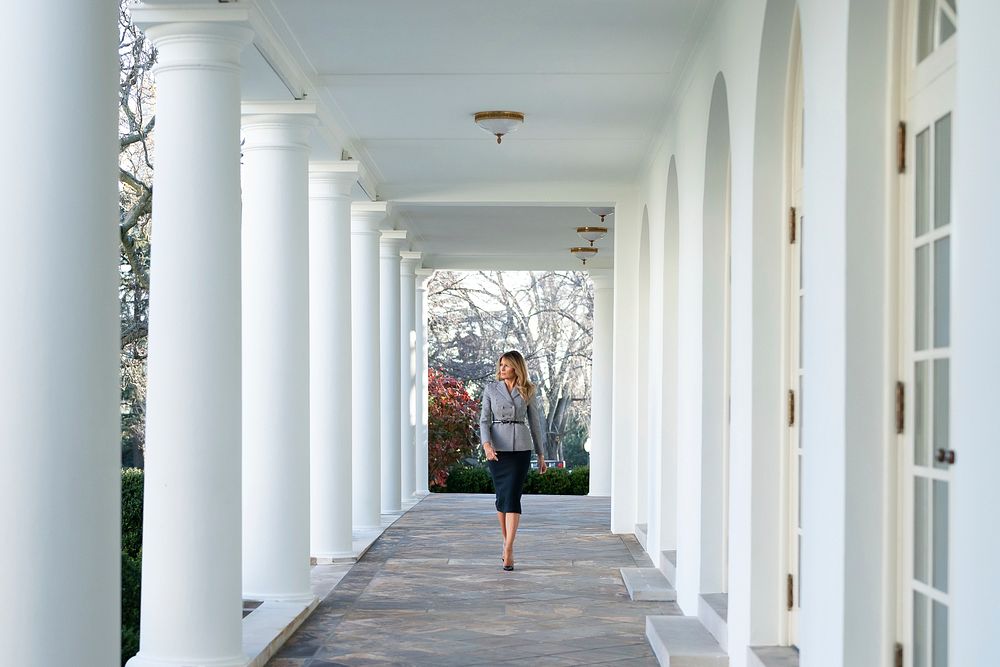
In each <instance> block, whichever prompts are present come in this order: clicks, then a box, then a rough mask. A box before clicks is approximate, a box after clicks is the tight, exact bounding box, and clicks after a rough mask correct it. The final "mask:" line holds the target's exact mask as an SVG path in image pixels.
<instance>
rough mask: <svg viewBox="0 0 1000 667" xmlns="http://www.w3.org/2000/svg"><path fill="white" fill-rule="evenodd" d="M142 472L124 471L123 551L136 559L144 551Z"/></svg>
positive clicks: (136, 470)
mask: <svg viewBox="0 0 1000 667" xmlns="http://www.w3.org/2000/svg"><path fill="white" fill-rule="evenodd" d="M142 480H143V475H142V470H140V469H139V468H123V469H122V551H123V552H124V553H127V554H128V555H129V556H132V557H133V558H136V557H138V556H139V553H140V551H141V550H142Z"/></svg>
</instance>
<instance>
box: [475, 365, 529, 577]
mask: <svg viewBox="0 0 1000 667" xmlns="http://www.w3.org/2000/svg"><path fill="white" fill-rule="evenodd" d="M535 398H536V396H535V385H534V384H533V383H532V382H531V381H530V380H528V367H527V365H526V364H525V363H524V357H523V356H521V353H520V352H517V351H516V350H512V351H510V352H505V353H504V354H503V356H501V357H500V360H499V361H498V362H497V381H496V382H490V383H489V384H487V385H486V388H485V389H484V390H483V406H482V412H481V413H480V415H479V437H480V439H481V441H482V443H483V453H484V454H485V455H486V465H487V466H488V467H489V469H490V475H491V476H492V477H493V486H494V488H495V489H496V492H497V502H496V507H497V519H498V520H499V521H500V533H501V534H502V535H503V569H504V570H507V571H510V570H513V569H514V538H515V537H516V536H517V526H518V523H520V521H521V490H522V489H523V487H524V479H525V477H527V475H528V470H529V469H530V468H531V452H532V450H534V451H535V452H536V453H537V454H538V471H539V472H540V473H544V472H545V449H544V440H543V436H542V427H541V420H540V418H539V410H538V405H537V403H536V401H535Z"/></svg>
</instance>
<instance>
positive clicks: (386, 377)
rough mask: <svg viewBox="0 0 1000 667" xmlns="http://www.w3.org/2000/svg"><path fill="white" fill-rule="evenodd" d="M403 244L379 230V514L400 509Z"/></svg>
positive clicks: (401, 235) (402, 235) (395, 233)
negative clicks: (380, 436)
mask: <svg viewBox="0 0 1000 667" xmlns="http://www.w3.org/2000/svg"><path fill="white" fill-rule="evenodd" d="M405 241H406V232H405V231H403V230H393V229H390V230H383V231H382V238H381V242H380V244H379V247H380V249H381V252H380V254H379V258H380V267H381V269H380V271H381V277H380V288H379V289H380V298H381V301H380V304H381V309H380V312H381V320H382V326H381V329H380V332H381V371H382V379H381V381H380V383H379V385H380V387H381V393H382V400H381V406H382V411H381V412H382V427H381V433H382V511H383V512H398V511H399V510H400V509H402V505H401V502H400V496H399V489H400V480H401V469H400V442H399V422H400V413H401V412H402V411H401V410H400V405H399V396H400V388H399V376H400V370H399V367H400V359H399V328H400V325H399V321H400V316H399V264H400V257H399V251H400V247H401V246H402V245H403V243H404V242H405Z"/></svg>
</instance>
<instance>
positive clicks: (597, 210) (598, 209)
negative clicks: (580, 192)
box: [587, 206, 615, 223]
mask: <svg viewBox="0 0 1000 667" xmlns="http://www.w3.org/2000/svg"><path fill="white" fill-rule="evenodd" d="M587 210H588V211H590V212H591V213H593V214H594V215H596V216H598V217H600V218H601V222H602V223H603V222H604V218H606V217H608V216H609V215H614V214H615V207H614V206H591V207H590V208H588V209H587Z"/></svg>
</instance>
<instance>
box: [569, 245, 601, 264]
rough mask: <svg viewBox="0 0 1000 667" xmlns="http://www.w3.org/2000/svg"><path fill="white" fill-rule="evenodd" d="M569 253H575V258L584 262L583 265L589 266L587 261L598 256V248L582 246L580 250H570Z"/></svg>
mask: <svg viewBox="0 0 1000 667" xmlns="http://www.w3.org/2000/svg"><path fill="white" fill-rule="evenodd" d="M569 251H570V252H571V253H573V256H574V257H577V258H578V259H580V260H582V261H583V265H584V266H587V260H588V259H593V257H594V255H596V254H597V248H595V247H593V246H589V245H585V246H581V247H578V248H570V249H569Z"/></svg>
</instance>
